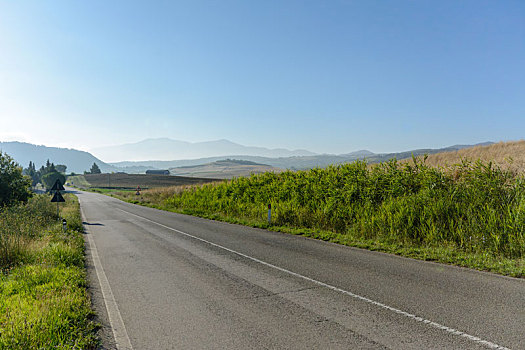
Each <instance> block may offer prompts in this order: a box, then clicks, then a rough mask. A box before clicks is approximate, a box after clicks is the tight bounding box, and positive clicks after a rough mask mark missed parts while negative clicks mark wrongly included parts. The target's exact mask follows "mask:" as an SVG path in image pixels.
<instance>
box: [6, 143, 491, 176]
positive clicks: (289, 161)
mask: <svg viewBox="0 0 525 350" xmlns="http://www.w3.org/2000/svg"><path fill="white" fill-rule="evenodd" d="M157 140H158V139H157ZM164 140H168V141H167V142H168V143H167V144H172V143H171V141H174V140H169V139H164ZM149 141H151V140H149ZM149 141H148V140H145V141H144V142H145V143H143V144H142V145H147V144H148V142H149ZM175 142H182V141H175ZM138 144H140V143H138ZM138 144H132V145H131V146H130V145H123V146H122V147H124V146H126V147H128V146H129V147H130V148H134V147H137V145H138ZM184 144H188V143H184ZM202 144H208V145H209V147H220V146H219V145H221V144H222V145H224V146H225V148H224V149H229V146H228V147H226V146H227V145H234V146H232V147H234V148H235V147H240V148H239V149H242V150H247V149H249V150H251V151H253V152H255V150H260V151H261V152H262V154H267V153H264V152H269V153H270V154H286V152H290V153H291V154H293V155H292V156H280V157H267V156H261V155H256V156H253V155H246V154H239V153H237V154H235V153H230V154H227V153H225V154H222V155H220V156H215V157H203V158H197V159H182V160H168V161H163V160H149V161H125V162H117V163H105V162H103V161H101V160H100V159H99V158H97V157H95V156H94V155H92V154H91V153H88V152H84V151H79V150H75V149H69V148H57V147H46V146H37V145H33V144H29V143H23V142H0V150H1V151H2V152H5V153H7V154H9V155H10V156H11V157H13V158H14V159H15V160H16V161H17V162H18V163H19V164H20V165H21V166H23V167H27V166H28V164H29V161H32V162H34V163H35V164H36V167H37V168H39V167H40V166H41V165H44V164H45V162H46V161H47V160H48V159H49V160H50V161H51V162H53V163H55V164H65V165H67V167H68V168H67V171H68V172H75V173H83V172H84V171H86V170H89V169H90V168H91V165H93V163H97V165H98V166H99V167H100V169H101V170H102V172H119V171H123V172H127V173H144V172H146V170H149V169H173V168H179V167H184V166H197V165H203V164H208V163H213V162H217V161H220V160H225V159H231V160H244V161H250V162H255V163H258V164H266V165H269V166H271V167H275V168H281V169H292V170H302V169H311V168H314V167H326V166H328V165H330V164H341V163H346V162H352V161H355V160H357V159H366V160H367V161H368V162H370V163H375V162H380V161H385V160H389V159H392V158H397V159H404V158H409V157H411V156H412V154H413V155H416V156H417V155H422V154H425V153H426V154H434V153H440V152H448V151H456V150H460V149H463V148H468V147H474V146H483V145H490V144H492V142H484V143H479V144H476V145H454V146H450V147H445V148H439V149H416V150H411V151H406V152H399V153H381V154H376V153H373V152H370V151H366V150H360V151H356V152H351V153H346V154H340V155H334V154H314V153H312V152H308V151H287V150H275V149H274V150H270V149H267V148H259V147H244V146H242V145H237V144H235V143H233V142H229V141H226V140H222V141H212V142H209V143H204V142H203V143H199V144H198V146H197V147H198V148H202V147H203V146H202ZM157 145H158V144H157ZM191 145H195V144H191ZM186 146H187V145H186ZM143 152H144V154H146V152H145V151H143ZM148 152H150V151H148ZM225 152H226V151H225ZM274 152H275V153H274ZM280 152H281V153H280ZM301 152H303V153H301ZM296 153H297V154H296ZM300 154H303V155H300ZM121 159H122V158H121Z"/></svg>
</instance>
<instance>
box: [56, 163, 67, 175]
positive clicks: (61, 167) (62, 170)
mask: <svg viewBox="0 0 525 350" xmlns="http://www.w3.org/2000/svg"><path fill="white" fill-rule="evenodd" d="M55 169H56V170H57V171H58V172H59V173H65V172H66V169H67V165H64V164H57V165H55Z"/></svg>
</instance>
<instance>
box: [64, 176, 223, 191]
mask: <svg viewBox="0 0 525 350" xmlns="http://www.w3.org/2000/svg"><path fill="white" fill-rule="evenodd" d="M67 181H68V182H69V183H71V182H72V183H73V185H75V186H78V187H84V188H115V189H135V188H137V186H140V188H143V189H146V188H155V187H167V186H180V185H196V184H204V183H209V182H214V181H217V180H216V179H203V178H197V177H184V176H170V175H146V174H87V175H77V176H70V177H68V179H67Z"/></svg>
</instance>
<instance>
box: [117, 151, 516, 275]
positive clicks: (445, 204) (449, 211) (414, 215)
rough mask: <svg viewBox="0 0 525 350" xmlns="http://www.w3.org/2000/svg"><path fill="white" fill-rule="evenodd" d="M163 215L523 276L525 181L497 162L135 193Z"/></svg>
mask: <svg viewBox="0 0 525 350" xmlns="http://www.w3.org/2000/svg"><path fill="white" fill-rule="evenodd" d="M123 196H127V198H128V200H130V201H135V202H143V203H146V204H149V205H152V206H156V207H161V208H164V209H169V210H174V211H179V212H184V213H189V214H194V215H200V216H205V217H210V218H217V219H226V220H229V221H233V222H242V223H249V224H252V225H254V226H261V227H266V225H265V221H266V218H267V206H268V204H271V205H272V225H273V227H272V229H283V230H284V231H288V232H295V233H302V234H307V235H311V236H315V237H318V238H321V239H326V240H331V241H336V242H339V243H343V244H349V245H354V246H361V247H367V248H372V249H379V250H385V251H390V252H396V253H401V254H404V255H409V256H415V257H420V258H423V259H430V260H438V261H444V262H451V263H456V264H460V265H466V266H471V267H477V268H482V269H490V270H493V271H498V272H502V273H507V274H511V275H514V276H523V275H525V259H524V257H525V182H524V179H523V178H522V177H521V176H517V175H516V174H515V173H513V172H510V171H507V170H503V169H501V168H499V167H498V166H494V165H493V164H491V163H485V162H482V161H477V162H470V161H463V162H461V163H459V164H456V165H454V166H451V167H449V168H435V167H431V166H429V165H428V164H426V163H425V161H424V160H418V159H413V161H412V162H404V163H401V162H398V161H396V160H392V161H389V162H385V163H381V164H378V165H374V166H369V165H368V164H366V163H365V162H362V161H357V162H354V163H351V164H346V165H340V166H331V167H328V168H325V169H319V168H316V169H312V170H309V171H298V172H292V171H286V172H283V173H279V174H276V173H265V174H261V175H254V176H252V177H250V178H236V179H233V180H231V181H227V182H222V183H215V184H208V185H204V186H189V187H188V186H186V187H178V188H172V189H171V190H170V191H167V190H160V189H159V190H156V191H155V192H152V193H151V194H150V193H149V191H145V192H144V193H143V196H142V199H139V198H138V197H137V196H135V198H133V195H132V194H127V195H123Z"/></svg>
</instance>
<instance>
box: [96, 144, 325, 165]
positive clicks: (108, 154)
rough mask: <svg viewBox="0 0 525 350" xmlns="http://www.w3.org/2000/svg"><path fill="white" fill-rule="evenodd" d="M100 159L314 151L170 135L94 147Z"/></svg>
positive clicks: (306, 153)
mask: <svg viewBox="0 0 525 350" xmlns="http://www.w3.org/2000/svg"><path fill="white" fill-rule="evenodd" d="M91 152H93V153H94V154H96V155H97V156H98V157H99V158H102V159H108V160H116V159H142V160H161V161H162V160H164V161H169V160H173V159H196V158H208V157H217V156H225V155H229V154H243V155H247V156H262V157H268V158H276V157H291V156H310V155H315V153H313V152H310V151H307V150H293V151H290V150H287V149H284V148H275V149H269V148H265V147H252V146H243V145H240V144H238V143H235V142H231V141H229V140H224V139H222V140H216V141H205V142H194V143H192V142H186V141H179V140H173V139H169V138H158V139H146V140H143V141H140V142H136V143H128V144H124V145H117V146H110V147H99V148H94V149H92V150H91Z"/></svg>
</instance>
